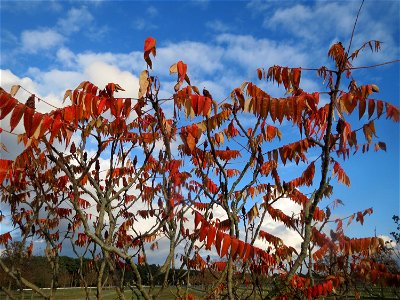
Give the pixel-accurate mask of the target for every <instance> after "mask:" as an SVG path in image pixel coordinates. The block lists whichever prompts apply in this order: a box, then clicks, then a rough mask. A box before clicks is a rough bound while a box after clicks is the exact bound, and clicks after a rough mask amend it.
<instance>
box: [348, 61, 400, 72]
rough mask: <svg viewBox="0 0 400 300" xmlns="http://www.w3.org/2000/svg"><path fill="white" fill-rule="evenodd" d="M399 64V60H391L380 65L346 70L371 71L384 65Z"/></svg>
mask: <svg viewBox="0 0 400 300" xmlns="http://www.w3.org/2000/svg"><path fill="white" fill-rule="evenodd" d="M398 62H400V59H395V60H391V61H387V62H384V63H380V64H376V65H371V66H361V67H351V68H346V69H345V71H346V70H358V69H371V68H376V67H381V66H384V65H389V64H395V63H398Z"/></svg>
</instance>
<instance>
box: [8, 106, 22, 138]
mask: <svg viewBox="0 0 400 300" xmlns="http://www.w3.org/2000/svg"><path fill="white" fill-rule="evenodd" d="M25 108H26V106H25V105H24V104H22V103H18V104H17V105H16V106H15V108H14V110H13V112H12V114H11V119H10V127H11V131H13V130H14V128H15V127H17V125H18V123H19V121H20V120H21V118H22V115H23V114H24V112H25Z"/></svg>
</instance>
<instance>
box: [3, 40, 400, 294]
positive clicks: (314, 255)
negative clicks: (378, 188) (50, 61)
mask: <svg viewBox="0 0 400 300" xmlns="http://www.w3.org/2000/svg"><path fill="white" fill-rule="evenodd" d="M368 45H370V46H371V50H372V51H378V50H379V49H380V43H379V42H376V41H373V42H370V43H367V44H365V45H364V46H362V47H361V48H360V49H358V50H356V51H355V52H353V53H348V52H346V51H345V49H344V48H343V46H342V45H341V44H340V43H337V44H334V45H333V46H332V47H331V48H330V49H329V51H328V56H329V57H331V58H332V59H333V62H334V67H333V68H331V69H329V68H327V67H325V66H323V67H321V68H319V69H317V70H314V72H316V74H317V76H318V78H319V79H320V80H321V81H322V82H324V83H325V84H326V90H327V92H323V93H319V92H312V93H309V92H306V91H305V90H303V89H302V88H301V77H302V74H303V73H304V72H310V70H305V69H302V68H300V67H297V68H290V67H287V66H276V65H275V66H272V67H270V68H268V69H263V68H260V69H258V70H257V75H258V78H259V80H267V81H272V82H274V83H277V84H278V85H282V86H283V88H284V90H285V92H286V94H285V96H284V97H282V98H276V97H272V96H271V95H270V94H269V93H268V92H266V91H264V90H263V89H262V88H260V87H259V86H258V85H256V84H255V83H252V82H244V83H243V84H242V85H241V86H240V87H237V88H234V89H233V90H232V92H231V94H230V99H228V101H219V100H220V99H213V98H212V96H211V95H210V93H209V92H204V91H203V93H201V92H200V90H199V88H198V87H196V86H195V85H194V84H192V83H191V81H190V79H189V74H190V73H189V67H188V66H187V65H186V64H185V63H184V62H183V61H178V62H177V63H175V64H173V65H172V66H171V68H170V73H171V74H176V75H177V80H176V84H175V86H174V93H173V95H172V96H171V97H170V98H168V99H161V98H160V97H159V91H160V83H159V81H158V78H157V77H156V76H154V75H152V74H151V68H152V63H153V61H152V60H151V58H152V57H153V58H154V57H155V56H156V41H155V39H154V38H148V39H146V41H145V43H144V60H145V62H146V64H147V69H146V70H144V71H143V72H142V73H141V74H140V77H139V83H140V89H139V91H138V97H137V98H119V97H118V91H121V90H123V87H121V86H120V85H118V84H117V83H109V84H108V85H107V86H105V87H104V88H100V87H97V86H95V85H94V84H93V83H91V82H87V81H85V82H82V83H81V84H80V85H79V86H78V87H77V88H75V89H74V90H68V91H66V92H65V97H64V101H65V106H64V107H62V108H57V109H54V110H52V111H51V112H47V113H42V112H39V111H37V110H36V109H35V100H36V97H35V95H32V96H31V97H29V99H28V100H27V101H26V102H25V103H23V102H20V101H19V100H17V98H16V95H17V93H18V88H19V87H18V86H14V87H13V88H12V90H11V91H10V92H8V91H5V90H4V89H3V88H1V89H0V109H1V111H0V112H1V114H0V119H2V120H3V119H5V120H7V122H9V123H8V124H9V128H3V130H2V131H3V132H1V134H7V132H8V134H10V133H12V132H13V131H15V130H16V128H20V129H21V130H22V131H23V133H21V134H18V135H17V137H16V138H17V140H18V142H19V143H23V145H24V150H23V152H22V153H21V154H19V155H18V156H17V157H16V158H15V160H6V159H1V160H0V183H1V189H2V201H3V202H4V203H5V204H6V205H7V206H8V207H9V208H10V210H11V216H10V218H11V221H12V224H13V226H14V228H15V230H18V231H19V232H20V235H21V239H22V240H23V241H24V242H27V243H30V246H29V247H28V253H27V255H31V253H32V251H34V250H35V249H33V243H32V241H34V240H37V239H41V240H44V241H45V242H46V245H47V246H46V253H45V254H46V256H48V257H49V259H50V260H51V261H54V264H56V262H57V255H58V253H60V251H61V250H62V248H63V247H66V245H68V247H70V245H72V247H74V249H75V247H76V249H81V250H80V251H86V252H85V253H87V256H88V255H89V253H91V259H92V262H93V264H92V266H93V268H94V269H95V270H96V272H98V273H97V274H98V280H99V282H100V283H103V282H105V280H107V279H106V274H104V269H105V268H108V270H110V274H112V275H111V278H110V279H108V280H111V281H112V282H113V286H116V290H117V293H118V295H119V297H120V298H121V299H123V298H124V294H123V291H124V289H125V288H127V286H133V287H135V288H136V289H137V290H138V291H139V293H141V295H142V296H143V297H144V298H145V299H151V298H152V297H157V296H158V295H160V291H159V290H157V289H154V282H153V283H151V284H150V285H152V286H153V289H150V290H149V289H147V288H145V287H144V285H143V283H142V281H143V280H142V278H141V276H140V273H139V272H138V267H139V266H146V267H147V266H148V265H149V263H151V260H150V259H149V256H151V255H149V253H150V252H153V251H154V252H155V253H157V251H160V249H159V248H160V245H161V244H162V245H163V247H164V248H165V249H168V250H167V254H166V255H164V254H163V255H164V256H165V257H164V256H163V259H164V261H163V263H162V264H161V267H160V269H159V271H158V273H157V274H150V275H149V276H150V277H151V278H153V277H157V276H162V278H163V286H162V288H161V290H163V289H166V288H168V286H169V285H170V284H171V283H172V284H176V288H175V289H172V290H173V293H174V294H175V296H176V298H177V299H194V298H195V295H194V294H193V293H191V292H190V291H189V290H188V287H186V288H183V287H182V286H181V285H180V284H181V283H182V282H185V283H187V284H188V283H190V282H191V274H192V273H191V272H193V271H200V272H203V273H206V272H210V273H211V274H212V275H213V276H214V281H213V284H212V285H211V286H209V287H208V288H207V289H206V290H205V291H204V294H202V296H201V297H207V298H210V299H211V298H213V297H217V295H226V296H227V297H228V298H229V299H238V298H243V297H245V296H246V295H249V294H258V295H260V296H261V297H263V298H267V299H268V298H275V299H289V298H293V297H300V298H305V299H315V298H318V297H320V296H327V295H344V294H346V293H349V291H351V290H349V289H348V287H349V286H351V285H354V286H355V285H356V284H357V283H358V282H360V281H368V282H370V283H371V284H376V283H377V282H378V281H379V283H380V284H382V285H384V286H395V287H398V286H399V285H400V274H398V273H393V272H390V271H389V270H388V269H387V268H386V267H385V266H383V265H380V264H378V263H375V262H374V261H372V260H370V259H369V258H370V257H371V255H374V254H376V253H379V252H380V251H382V250H383V249H384V248H385V245H384V243H383V241H382V240H381V239H380V238H377V237H370V238H368V237H366V238H353V239H351V238H349V237H347V236H346V235H345V233H344V229H343V222H347V224H348V225H350V223H351V222H352V221H353V219H354V218H355V220H356V221H357V222H359V223H361V224H363V222H364V217H366V216H367V215H369V214H371V213H372V212H373V211H372V209H366V210H361V211H360V212H356V213H354V214H353V215H351V216H349V217H346V218H344V219H340V218H337V219H332V218H331V209H334V206H336V205H338V204H340V203H339V202H338V201H333V202H331V204H329V205H327V206H324V207H323V206H320V203H321V201H322V200H323V199H326V198H329V197H331V195H332V194H333V193H334V184H333V180H334V179H335V180H336V181H338V182H339V183H340V184H344V185H347V186H350V178H349V176H348V175H347V174H346V170H345V169H344V168H343V167H342V166H341V164H340V162H341V161H342V160H344V159H348V158H350V156H352V155H353V154H354V153H355V152H357V151H360V150H361V152H366V151H368V150H369V149H370V148H371V147H373V148H374V150H375V151H377V150H385V151H386V145H385V143H384V142H383V141H379V140H376V139H377V132H376V128H375V121H377V120H378V119H379V118H387V119H390V120H392V121H394V122H399V120H400V117H399V109H398V108H397V107H396V106H394V105H392V104H391V103H390V102H387V101H383V100H379V99H375V98H372V96H375V95H376V94H377V93H378V92H379V88H378V87H377V86H376V85H374V84H363V85H358V84H357V83H356V82H355V80H354V79H349V80H348V81H349V82H350V84H349V87H348V88H347V89H343V88H342V87H341V80H342V81H345V80H346V78H350V75H351V74H352V73H353V71H355V70H354V68H353V67H352V62H353V60H355V59H356V58H357V56H358V55H361V54H360V53H359V52H360V51H361V50H363V49H364V48H366V46H368ZM352 76H353V75H352ZM351 78H353V77H351ZM321 97H328V98H327V99H328V100H327V101H326V100H324V101H321ZM166 102H169V103H173V112H167V110H164V109H163V106H164V104H165V103H166ZM352 114H356V115H357V116H358V119H359V120H360V122H362V124H361V125H360V126H357V125H356V124H352V123H351V122H350V121H349V120H350V119H349V118H348V116H349V115H352ZM246 119H251V120H252V121H251V122H248V121H247V122H246ZM285 123H286V124H290V125H292V126H293V128H296V131H297V135H295V136H290V137H287V136H285V135H284V134H283V133H282V128H283V126H284V124H285ZM6 131H7V132H6ZM289 162H291V163H293V164H295V165H297V166H298V170H301V171H300V172H298V174H297V173H291V175H289V176H288V175H287V174H288V173H285V174H286V175H285V176H283V175H282V174H283V173H282V170H283V169H284V168H285V167H286V166H287V165H288V163H289ZM285 201H287V203H289V202H290V203H291V202H293V203H295V204H297V205H298V207H299V212H298V213H293V214H292V215H289V214H288V213H287V212H285V211H282V210H281V209H279V208H278V207H277V204H279V203H283V202H285ZM339 201H340V200H339ZM267 220H270V221H267ZM345 220H347V221H345ZM265 222H276V223H278V224H282V225H283V226H284V227H286V228H288V229H290V230H293V231H294V232H297V234H298V235H299V236H300V237H301V239H302V243H301V246H300V247H298V248H297V249H296V248H295V247H293V246H290V245H288V241H285V239H284V238H282V237H278V236H275V235H273V234H272V233H271V232H268V230H267V229H266V228H264V227H263V226H262V225H263V224H265ZM327 224H330V225H329V226H328V225H327ZM332 224H333V225H332ZM329 229H331V230H330V231H329ZM13 239H14V236H13V235H11V233H10V232H2V233H1V235H0V245H6V244H8V243H10V242H11V241H12V240H13ZM165 249H163V250H165ZM164 253H165V252H164ZM0 266H1V267H2V269H3V271H4V272H5V273H7V274H8V275H9V276H10V277H11V278H14V277H15V276H16V275H15V274H14V273H13V271H12V270H10V269H7V267H6V266H5V265H4V264H1V265H0ZM304 268H306V269H307V271H306V272H305V271H304ZM54 272H55V273H54V274H55V278H56V271H54ZM126 272H132V273H133V279H132V280H131V281H130V282H129V284H128V285H126V284H125V281H124V276H125V275H124V274H125V273H126ZM149 272H150V270H149ZM13 276H14V277H13ZM171 278H173V280H171ZM24 285H25V286H28V287H30V288H33V289H36V288H35V286H34V285H33V284H30V285H29V284H28V283H25V282H24ZM244 285H245V286H247V287H248V288H247V289H246V290H243V289H242V286H244ZM56 287H57V282H56V281H55V282H54V286H52V288H53V290H52V291H53V292H55V290H56ZM41 293H42V296H44V297H48V296H49V295H47V294H45V293H44V292H41ZM97 293H98V294H97V296H98V297H99V298H100V297H101V284H99V285H98V291H97Z"/></svg>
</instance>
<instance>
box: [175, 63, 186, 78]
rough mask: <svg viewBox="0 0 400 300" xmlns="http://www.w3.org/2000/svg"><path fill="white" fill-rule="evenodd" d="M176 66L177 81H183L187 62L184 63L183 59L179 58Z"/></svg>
mask: <svg viewBox="0 0 400 300" xmlns="http://www.w3.org/2000/svg"><path fill="white" fill-rule="evenodd" d="M177 68H178V81H179V82H183V81H184V80H185V76H186V71H187V64H184V63H183V61H181V60H180V61H178V63H177Z"/></svg>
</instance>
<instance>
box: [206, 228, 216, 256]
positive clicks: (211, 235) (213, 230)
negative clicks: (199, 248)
mask: <svg viewBox="0 0 400 300" xmlns="http://www.w3.org/2000/svg"><path fill="white" fill-rule="evenodd" d="M216 233H217V229H216V228H215V227H214V226H210V229H209V230H208V234H207V244H206V250H211V244H212V243H213V242H214V239H215V234H216Z"/></svg>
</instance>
